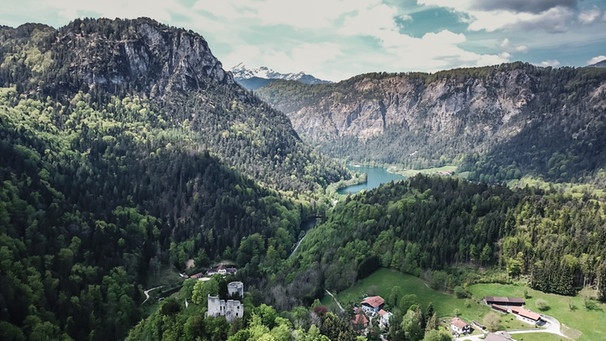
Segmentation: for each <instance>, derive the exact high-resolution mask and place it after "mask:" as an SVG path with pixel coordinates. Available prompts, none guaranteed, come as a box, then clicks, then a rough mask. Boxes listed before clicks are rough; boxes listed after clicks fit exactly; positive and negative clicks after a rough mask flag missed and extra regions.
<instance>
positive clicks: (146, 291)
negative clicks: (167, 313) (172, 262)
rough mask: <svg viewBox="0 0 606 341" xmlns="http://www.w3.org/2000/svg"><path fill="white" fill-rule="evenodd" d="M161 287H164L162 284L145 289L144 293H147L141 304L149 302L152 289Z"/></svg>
mask: <svg viewBox="0 0 606 341" xmlns="http://www.w3.org/2000/svg"><path fill="white" fill-rule="evenodd" d="M159 288H162V286H161V285H160V286H157V287H155V288H151V289H147V290H145V291H143V293H144V294H145V300H144V301H143V302H142V303H141V304H142V305H143V303H145V302H147V300H148V299H149V292H150V291H152V290H156V289H159Z"/></svg>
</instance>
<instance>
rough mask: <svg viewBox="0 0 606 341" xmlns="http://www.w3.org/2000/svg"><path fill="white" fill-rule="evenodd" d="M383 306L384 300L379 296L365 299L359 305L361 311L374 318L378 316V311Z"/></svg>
mask: <svg viewBox="0 0 606 341" xmlns="http://www.w3.org/2000/svg"><path fill="white" fill-rule="evenodd" d="M384 304H385V300H384V299H383V297H381V296H370V297H366V298H365V299H364V300H363V301H362V303H361V305H362V309H363V310H364V312H365V313H366V314H368V315H369V316H375V315H376V314H378V313H379V310H381V309H382V308H383V305H384Z"/></svg>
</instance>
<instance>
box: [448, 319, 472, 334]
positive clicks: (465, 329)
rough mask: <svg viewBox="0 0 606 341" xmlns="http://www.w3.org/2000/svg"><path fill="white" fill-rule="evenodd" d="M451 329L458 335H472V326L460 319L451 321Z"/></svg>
mask: <svg viewBox="0 0 606 341" xmlns="http://www.w3.org/2000/svg"><path fill="white" fill-rule="evenodd" d="M450 329H452V331H453V332H455V333H457V334H470V333H471V326H470V325H469V323H467V322H465V321H463V320H461V319H460V318H458V317H454V318H453V319H452V320H451V321H450Z"/></svg>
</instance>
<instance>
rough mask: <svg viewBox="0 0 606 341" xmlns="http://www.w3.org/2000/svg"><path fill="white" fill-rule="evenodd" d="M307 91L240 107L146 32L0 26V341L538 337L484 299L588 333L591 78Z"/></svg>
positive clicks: (464, 80)
mask: <svg viewBox="0 0 606 341" xmlns="http://www.w3.org/2000/svg"><path fill="white" fill-rule="evenodd" d="M241 71H242V72H245V70H244V69H242V70H241ZM262 71H263V72H265V76H267V77H270V76H271V75H274V76H275V75H276V74H277V73H275V72H270V71H271V70H269V69H268V68H265V69H263V70H262ZM257 76H258V74H255V75H254V77H257ZM279 76H280V77H283V78H285V77H287V76H286V75H285V74H280V75H279ZM299 76H302V75H299ZM306 76H309V77H312V76H310V75H306ZM313 78H314V79H315V80H317V81H314V80H309V79H310V78H306V79H308V81H307V83H305V82H304V81H302V80H301V79H299V80H296V81H295V80H284V79H282V80H272V81H270V82H264V81H262V82H260V83H262V86H260V87H258V88H257V89H256V90H254V91H250V90H247V89H244V88H243V87H241V86H240V85H238V83H237V82H236V80H235V78H234V74H232V73H231V72H228V71H226V70H224V69H223V65H222V63H221V62H220V61H219V60H218V59H217V58H216V57H215V56H214V55H213V54H212V53H211V51H210V47H209V44H208V43H207V42H206V40H205V39H204V38H203V37H202V36H201V35H199V34H197V33H194V32H193V31H191V30H186V29H183V28H177V27H172V26H168V25H165V24H162V23H159V22H157V21H155V20H152V19H149V18H138V19H103V18H101V19H91V18H85V19H76V20H74V21H72V22H71V23H69V24H68V25H66V26H64V27H60V28H58V29H55V28H53V27H50V26H46V25H43V24H23V25H21V26H18V27H16V28H11V27H7V26H2V27H0V177H1V178H0V273H1V275H2V276H1V277H0V339H2V340H118V339H120V340H122V339H126V340H231V341H238V340H297V341H299V340H314V341H315V340H352V341H353V340H362V339H364V340H407V341H440V340H452V339H453V331H455V329H453V326H452V324H451V323H452V319H453V318H455V317H459V318H460V319H462V320H465V321H467V322H469V323H471V322H472V321H476V322H478V323H479V324H484V325H486V326H487V329H486V333H488V331H489V330H490V332H494V331H497V330H501V331H503V330H508V331H516V330H518V331H522V332H524V334H513V335H516V336H515V339H516V340H522V339H523V340H527V341H533V340H534V341H540V340H551V339H550V338H549V337H550V336H546V335H545V333H529V332H527V330H528V329H531V330H532V329H533V328H534V329H535V330H541V327H540V326H538V327H536V328H535V327H534V325H531V326H530V327H529V326H528V323H526V322H523V321H521V319H523V317H524V316H523V314H519V313H516V312H514V311H513V310H512V311H511V312H508V313H507V314H502V315H499V314H501V313H498V314H497V312H496V311H495V309H494V307H493V308H491V307H489V306H488V305H486V304H484V303H482V299H483V298H484V297H486V296H500V297H516V298H524V299H525V307H526V308H527V309H529V310H531V311H540V312H541V314H543V315H546V316H545V317H544V318H545V319H546V320H549V316H552V317H554V318H555V319H557V320H558V321H560V323H561V324H562V327H561V329H560V331H561V332H562V333H563V335H564V336H565V337H567V338H569V339H572V340H578V341H589V340H600V339H603V338H604V337H606V329H605V328H603V327H602V326H601V324H600V321H602V320H604V318H606V316H605V315H604V309H606V304H605V302H606V261H605V260H606V250H604V248H603V245H604V244H605V243H606V196H605V195H604V191H605V190H606V172H605V169H606V156H605V155H606V153H604V150H603V148H604V146H605V145H606V144H604V143H603V142H604V141H603V140H604V136H606V134H605V133H606V131H605V128H606V125H604V122H605V120H606V114H605V113H606V111H605V110H606V90H605V89H606V71H605V70H603V69H599V68H570V67H562V68H551V67H549V68H547V67H539V66H534V65H530V64H528V63H521V62H515V63H503V64H499V65H493V66H486V67H474V68H463V69H453V70H444V71H440V72H436V73H410V72H409V73H398V74H388V73H372V74H363V75H358V76H355V77H352V78H350V79H346V80H343V81H340V82H335V83H331V82H326V81H321V80H319V79H317V78H315V77H313ZM268 79H269V78H268ZM343 160H347V163H346V162H345V161H343ZM377 165H381V166H377ZM225 260H229V264H230V266H229V271H228V270H227V269H224V268H221V269H219V268H217V269H216V271H213V274H210V275H208V276H202V275H201V274H204V273H205V272H206V270H208V269H209V268H211V267H213V266H217V265H218V264H219V263H222V262H223V261H225ZM215 272H216V273H215ZM234 286H236V287H237V289H238V290H236V291H234V290H233V288H234ZM328 293H330V294H332V295H334V298H333V297H331V295H329V294H328ZM377 296H380V297H377ZM334 299H336V300H338V302H339V303H340V306H339V305H336V304H334V303H333V301H334ZM505 310H507V309H505ZM510 310H511V309H510ZM209 312H210V315H209ZM495 314H497V315H496V318H495V317H494V316H495ZM383 316H386V317H383ZM389 316H391V317H389ZM530 316H531V317H532V316H534V315H532V314H531V315H530ZM535 322H536V321H535ZM553 325H555V324H553ZM550 330H551V329H550ZM554 330H555V329H554ZM457 333H458V332H457ZM483 334H484V333H483V332H480V330H479V329H478V328H476V331H475V333H474V334H473V335H475V336H474V337H476V336H479V335H483ZM458 340H466V338H465V337H463V338H459V339H458Z"/></svg>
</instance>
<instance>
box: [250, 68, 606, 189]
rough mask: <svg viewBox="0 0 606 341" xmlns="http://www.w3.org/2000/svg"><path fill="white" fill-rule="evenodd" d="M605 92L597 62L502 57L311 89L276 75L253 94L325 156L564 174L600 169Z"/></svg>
mask: <svg viewBox="0 0 606 341" xmlns="http://www.w3.org/2000/svg"><path fill="white" fill-rule="evenodd" d="M605 91H606V69H603V68H587V67H584V68H541V67H536V66H533V65H530V64H526V63H511V64H502V65H496V66H487V67H480V68H467V69H455V70H447V71H442V72H437V73H434V74H426V73H398V74H387V73H372V74H365V75H359V76H356V77H353V78H350V79H347V80H344V81H341V82H339V83H332V84H321V85H316V86H313V87H312V86H309V85H305V84H301V83H296V82H292V81H275V82H272V83H270V84H268V85H267V86H265V87H263V88H261V89H259V90H257V91H256V94H257V95H258V96H260V97H261V98H262V99H263V100H265V101H266V102H267V103H269V104H271V105H272V106H273V107H275V108H277V109H278V110H280V111H282V112H284V113H285V114H287V115H288V116H289V117H290V119H291V122H292V124H293V127H294V128H295V130H296V131H297V132H298V134H299V136H301V137H302V138H303V139H304V140H306V141H308V142H310V143H312V144H315V145H318V146H320V150H322V151H324V152H325V153H328V154H330V155H332V156H334V157H338V158H342V159H349V160H351V161H356V162H378V163H383V164H385V163H390V164H393V163H398V164H404V165H406V166H408V167H409V168H420V167H431V166H440V165H443V164H445V163H455V164H461V170H470V171H472V175H475V176H478V177H482V180H495V181H496V180H507V179H512V178H518V177H519V176H521V175H524V174H527V173H530V174H535V175H537V176H541V177H543V178H544V179H548V180H552V181H557V180H562V181H570V180H579V179H581V178H583V177H586V176H587V175H591V174H596V172H597V171H598V170H599V169H601V168H605V167H606V143H605V141H604V136H606V111H605V110H604V108H606V97H604V93H605ZM463 160H465V161H464V162H462V161H463Z"/></svg>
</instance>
